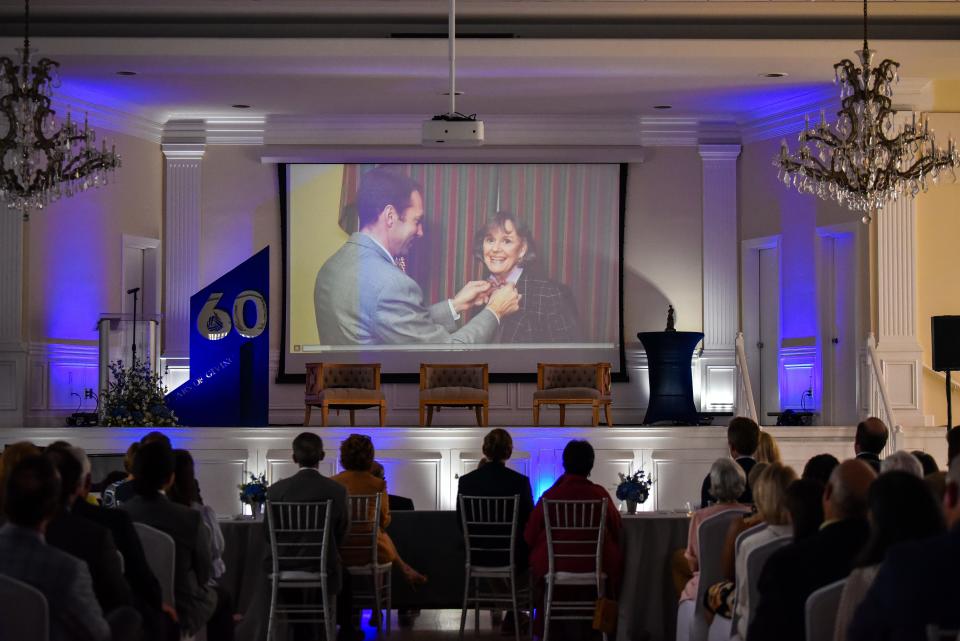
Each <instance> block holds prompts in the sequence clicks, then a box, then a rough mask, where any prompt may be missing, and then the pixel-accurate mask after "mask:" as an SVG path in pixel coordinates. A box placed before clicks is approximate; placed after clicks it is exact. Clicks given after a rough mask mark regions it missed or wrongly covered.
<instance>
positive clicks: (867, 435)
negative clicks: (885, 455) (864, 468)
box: [853, 417, 889, 474]
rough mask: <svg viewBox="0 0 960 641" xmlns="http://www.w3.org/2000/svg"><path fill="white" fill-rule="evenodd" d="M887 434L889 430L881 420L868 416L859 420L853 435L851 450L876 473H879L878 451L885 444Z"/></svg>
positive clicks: (881, 449)
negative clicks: (863, 419)
mask: <svg viewBox="0 0 960 641" xmlns="http://www.w3.org/2000/svg"><path fill="white" fill-rule="evenodd" d="M888 434H889V430H887V426H886V425H884V424H883V421H881V420H880V419H879V418H876V417H870V418H868V419H867V420H865V421H860V423H859V424H858V425H857V433H856V435H855V436H854V437H853V451H854V452H855V453H856V455H857V458H858V459H860V460H861V461H863V462H864V463H866V464H867V465H869V466H870V467H872V468H873V471H874V472H876V473H877V474H879V473H880V452H882V451H883V448H884V446H886V444H887V435H888Z"/></svg>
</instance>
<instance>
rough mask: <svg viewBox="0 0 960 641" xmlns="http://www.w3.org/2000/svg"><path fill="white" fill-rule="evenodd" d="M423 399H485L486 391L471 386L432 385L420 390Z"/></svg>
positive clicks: (478, 400) (479, 400)
mask: <svg viewBox="0 0 960 641" xmlns="http://www.w3.org/2000/svg"><path fill="white" fill-rule="evenodd" d="M420 400H423V401H477V402H481V401H485V400H487V391H486V390H483V389H476V388H473V387H434V388H431V389H422V390H420Z"/></svg>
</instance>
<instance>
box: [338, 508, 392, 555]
mask: <svg viewBox="0 0 960 641" xmlns="http://www.w3.org/2000/svg"><path fill="white" fill-rule="evenodd" d="M381 496H382V495H381V494H356V495H350V496H348V497H347V499H348V501H349V510H350V532H348V533H347V536H346V537H344V540H343V543H341V545H340V556H341V557H343V559H344V561H346V562H347V564H348V565H354V563H351V561H356V562H362V564H367V563H372V564H373V565H377V563H379V559H378V558H377V549H378V546H377V537H378V535H379V532H380V502H381V498H380V497H381Z"/></svg>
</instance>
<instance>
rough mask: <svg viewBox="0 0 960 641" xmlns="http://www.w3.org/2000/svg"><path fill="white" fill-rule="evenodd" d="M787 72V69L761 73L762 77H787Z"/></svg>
mask: <svg viewBox="0 0 960 641" xmlns="http://www.w3.org/2000/svg"><path fill="white" fill-rule="evenodd" d="M787 75H788V74H787V72H785V71H769V72H767V73H762V74H760V77H761V78H786V77H787Z"/></svg>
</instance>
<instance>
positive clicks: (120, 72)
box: [117, 71, 137, 76]
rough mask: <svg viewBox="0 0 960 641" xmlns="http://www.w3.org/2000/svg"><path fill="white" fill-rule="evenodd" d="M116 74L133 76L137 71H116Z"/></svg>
mask: <svg viewBox="0 0 960 641" xmlns="http://www.w3.org/2000/svg"><path fill="white" fill-rule="evenodd" d="M117 75H118V76H135V75H137V72H136V71H118V72H117Z"/></svg>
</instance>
